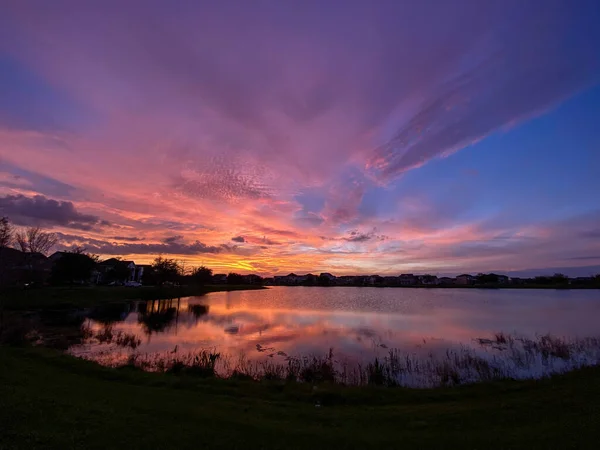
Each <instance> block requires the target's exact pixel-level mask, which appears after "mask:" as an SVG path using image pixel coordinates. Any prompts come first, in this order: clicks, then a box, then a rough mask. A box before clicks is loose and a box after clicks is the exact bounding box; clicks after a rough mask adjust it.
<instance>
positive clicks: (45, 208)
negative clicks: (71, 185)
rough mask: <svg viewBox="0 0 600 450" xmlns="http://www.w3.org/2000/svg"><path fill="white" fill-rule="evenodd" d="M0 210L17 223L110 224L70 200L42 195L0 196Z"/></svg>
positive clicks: (78, 226) (87, 227)
mask: <svg viewBox="0 0 600 450" xmlns="http://www.w3.org/2000/svg"><path fill="white" fill-rule="evenodd" d="M0 212H1V213H2V215H5V216H8V217H10V219H11V220H12V221H13V222H14V223H16V224H18V225H39V224H43V225H59V226H63V227H67V228H75V229H78V230H92V229H94V228H97V227H105V226H109V225H110V223H109V222H107V221H105V220H101V219H100V218H99V217H98V216H94V215H91V214H82V213H80V212H79V211H77V209H76V208H75V205H73V203H71V202H68V201H57V200H53V199H49V198H46V197H44V196H43V195H36V196H34V197H26V196H24V195H7V196H5V197H0Z"/></svg>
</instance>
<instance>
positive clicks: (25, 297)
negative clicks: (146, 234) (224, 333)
mask: <svg viewBox="0 0 600 450" xmlns="http://www.w3.org/2000/svg"><path fill="white" fill-rule="evenodd" d="M247 289H262V286H253V285H239V286H237V285H233V286H232V285H209V286H177V287H162V288H161V287H154V286H148V287H139V288H130V287H122V286H90V287H80V286H77V287H72V288H70V287H43V288H36V289H31V290H24V289H11V290H6V291H5V292H3V293H2V294H0V300H1V301H3V302H4V307H5V308H6V309H7V310H13V311H15V310H16V311H18V310H27V309H42V308H43V309H48V308H53V309H61V308H73V307H88V306H95V305H99V304H102V303H110V302H115V301H120V300H137V299H140V300H158V299H164V298H177V297H189V296H192V295H203V294H206V293H208V292H218V291H237V290H247Z"/></svg>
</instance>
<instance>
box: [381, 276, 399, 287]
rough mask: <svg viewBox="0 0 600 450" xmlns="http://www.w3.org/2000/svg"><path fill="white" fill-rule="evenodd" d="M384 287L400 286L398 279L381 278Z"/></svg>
mask: <svg viewBox="0 0 600 450" xmlns="http://www.w3.org/2000/svg"><path fill="white" fill-rule="evenodd" d="M383 285H384V286H400V278H399V277H383Z"/></svg>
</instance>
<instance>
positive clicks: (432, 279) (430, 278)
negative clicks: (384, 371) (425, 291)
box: [419, 275, 439, 286]
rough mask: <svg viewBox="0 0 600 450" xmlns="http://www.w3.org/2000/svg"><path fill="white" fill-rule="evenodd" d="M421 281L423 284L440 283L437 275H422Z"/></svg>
mask: <svg viewBox="0 0 600 450" xmlns="http://www.w3.org/2000/svg"><path fill="white" fill-rule="evenodd" d="M419 283H421V284H422V285H423V286H435V285H437V284H439V281H438V277H436V276H435V275H420V276H419Z"/></svg>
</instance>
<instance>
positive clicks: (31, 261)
mask: <svg viewBox="0 0 600 450" xmlns="http://www.w3.org/2000/svg"><path fill="white" fill-rule="evenodd" d="M15 241H16V242H17V246H18V247H19V249H20V250H21V252H23V254H24V255H25V261H26V264H27V268H28V272H29V273H28V279H27V280H23V281H25V282H29V283H31V282H33V281H41V280H42V279H43V278H44V275H43V270H36V269H39V268H41V266H42V264H37V263H42V262H43V261H42V259H45V256H46V255H47V254H48V252H49V251H50V249H51V248H52V247H54V246H55V245H56V242H57V241H58V237H57V236H56V234H55V233H48V232H46V231H43V230H42V229H41V228H40V227H30V228H26V229H21V230H18V231H17V232H16V233H15Z"/></svg>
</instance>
